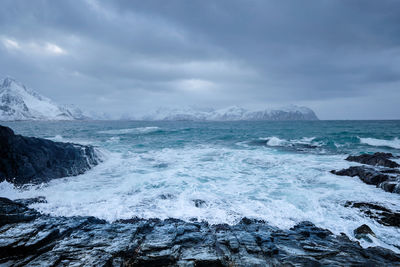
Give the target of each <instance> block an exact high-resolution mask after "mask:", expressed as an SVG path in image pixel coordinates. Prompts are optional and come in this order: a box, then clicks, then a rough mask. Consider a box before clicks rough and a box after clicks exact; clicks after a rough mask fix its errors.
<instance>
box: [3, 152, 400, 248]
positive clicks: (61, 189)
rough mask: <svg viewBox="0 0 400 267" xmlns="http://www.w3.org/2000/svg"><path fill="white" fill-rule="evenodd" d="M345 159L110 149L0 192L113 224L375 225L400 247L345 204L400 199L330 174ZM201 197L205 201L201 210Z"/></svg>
mask: <svg viewBox="0 0 400 267" xmlns="http://www.w3.org/2000/svg"><path fill="white" fill-rule="evenodd" d="M343 157H344V156H343V155H340V156H338V155H314V154H302V155H301V156H298V155H297V154H290V153H276V151H274V150H272V149H269V148H267V147H258V148H257V149H254V148H243V149H234V148H232V149H231V148H226V147H221V146H211V145H209V146H187V147H181V148H165V149H161V150H151V151H147V152H146V153H143V151H141V152H140V153H139V152H135V151H123V152H122V153H109V155H108V157H107V158H108V159H107V160H106V161H105V162H104V163H103V164H101V165H99V166H97V167H95V168H94V169H92V170H90V171H88V172H87V173H85V174H83V175H80V176H76V177H70V178H65V179H56V180H53V181H51V182H50V183H49V184H47V185H45V186H35V187H31V188H30V189H29V190H26V191H20V190H17V189H15V188H14V187H13V186H11V185H10V184H8V183H5V182H3V183H1V184H0V194H1V195H2V196H6V197H9V198H12V199H15V198H24V197H34V196H45V197H46V199H47V201H48V203H37V204H34V205H33V206H32V207H34V208H36V209H38V210H39V211H41V212H43V213H48V214H51V215H56V216H74V215H83V216H87V215H92V216H96V217H99V218H102V219H106V220H108V221H114V220H117V219H128V218H132V217H135V216H138V217H144V218H154V217H157V218H161V219H165V218H169V217H173V218H180V219H183V220H189V219H191V218H193V217H194V218H197V219H199V220H207V221H208V222H210V223H229V224H234V223H237V222H238V221H239V220H240V219H241V218H242V217H244V216H246V217H252V218H258V219H263V220H266V221H267V222H268V223H270V224H271V225H274V226H277V227H280V228H285V229H288V228H290V227H292V226H293V225H294V224H296V223H298V222H300V221H304V220H308V221H312V222H314V223H315V224H316V225H317V226H320V227H324V228H328V229H330V230H331V231H332V232H334V233H335V234H340V233H341V232H344V233H346V234H347V235H348V236H350V237H352V236H353V230H354V229H356V228H357V227H359V226H360V225H362V224H368V225H369V226H370V227H371V229H372V230H373V231H374V232H375V233H376V236H377V237H378V240H377V241H376V242H375V243H374V244H380V243H382V244H383V245H384V246H386V247H389V248H392V249H394V248H393V247H392V246H391V244H396V245H400V240H399V239H398V236H400V230H399V229H397V228H394V227H385V226H382V225H380V224H378V223H376V222H375V221H373V220H372V219H369V218H367V217H365V216H362V214H360V213H358V212H357V210H356V209H352V208H346V207H344V203H345V202H346V201H366V202H370V201H371V200H373V201H375V202H379V203H381V205H384V206H388V207H390V208H391V209H399V204H400V196H399V195H397V194H390V193H387V192H384V191H383V190H381V189H379V188H376V187H374V186H370V185H366V184H364V183H363V182H361V181H360V180H359V179H357V178H350V177H343V176H336V175H333V174H330V173H329V171H330V170H332V169H341V168H346V167H348V166H350V163H349V162H346V161H344V160H343ZM160 166H162V167H160ZM166 196H167V197H166ZM196 199H201V200H204V201H205V204H204V205H203V206H202V207H196V206H195V205H194V200H196ZM382 244H380V245H382ZM363 245H364V246H367V245H368V244H363Z"/></svg>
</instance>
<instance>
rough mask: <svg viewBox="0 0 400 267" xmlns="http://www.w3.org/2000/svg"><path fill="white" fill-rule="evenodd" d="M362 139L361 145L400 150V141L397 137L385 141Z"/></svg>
mask: <svg viewBox="0 0 400 267" xmlns="http://www.w3.org/2000/svg"><path fill="white" fill-rule="evenodd" d="M358 138H359V139H360V143H361V144H367V145H369V146H381V147H382V146H384V147H391V148H395V149H400V139H398V138H397V137H396V138H394V139H392V140H385V139H376V138H369V137H367V138H361V137H358Z"/></svg>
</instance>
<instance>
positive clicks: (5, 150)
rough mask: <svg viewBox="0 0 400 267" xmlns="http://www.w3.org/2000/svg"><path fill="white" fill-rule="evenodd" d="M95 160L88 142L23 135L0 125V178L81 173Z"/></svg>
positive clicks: (22, 180) (44, 178)
mask: <svg viewBox="0 0 400 267" xmlns="http://www.w3.org/2000/svg"><path fill="white" fill-rule="evenodd" d="M98 163H99V158H98V157H97V156H96V153H95V151H94V148H93V147H91V146H83V145H77V144H71V143H60V142H53V141H50V140H46V139H41V138H34V137H25V136H21V135H16V134H14V132H13V131H12V130H11V129H10V128H8V127H4V126H0V181H2V180H7V181H8V182H11V183H14V184H16V185H23V184H26V183H43V182H48V181H50V180H51V179H54V178H60V177H66V176H75V175H79V174H82V173H84V172H85V171H87V170H89V169H90V168H91V167H93V166H94V165H97V164H98Z"/></svg>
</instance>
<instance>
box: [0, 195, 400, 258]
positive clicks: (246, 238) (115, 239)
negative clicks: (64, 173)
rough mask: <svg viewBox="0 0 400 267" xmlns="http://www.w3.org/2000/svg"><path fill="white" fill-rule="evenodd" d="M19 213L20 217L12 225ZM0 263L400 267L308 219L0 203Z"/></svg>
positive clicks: (387, 253) (376, 250)
mask: <svg viewBox="0 0 400 267" xmlns="http://www.w3.org/2000/svg"><path fill="white" fill-rule="evenodd" d="M10 216H14V218H15V219H14V220H9V218H10ZM0 222H2V224H1V225H0V265H7V266H25V265H29V266H70V265H74V266H177V265H178V266H266V265H267V266H268V265H274V266H298V265H310V266H311V265H312V266H321V265H323V266H325V265H329V266H338V265H339V266H348V265H355V266H366V265H367V266H375V265H381V266H398V265H399V264H400V255H398V254H395V253H394V252H392V251H390V250H387V249H384V248H379V247H377V248H376V247H375V248H365V249H364V248H362V247H361V246H360V245H359V244H358V243H357V242H353V241H351V240H350V239H349V238H348V237H347V236H345V235H339V236H335V235H333V234H332V233H331V232H330V231H328V230H326V229H322V228H319V227H316V226H315V225H314V224H312V223H310V222H302V223H300V224H298V225H296V226H294V227H293V228H292V229H290V230H280V229H278V228H276V227H272V226H270V225H268V224H266V223H265V222H263V221H258V220H252V219H248V218H247V219H244V220H242V222H241V223H238V224H236V225H227V224H219V225H209V224H208V223H206V222H184V221H181V220H178V219H166V220H159V219H150V220H145V219H140V218H134V219H131V220H121V221H118V222H114V223H107V222H105V221H103V220H99V219H96V218H94V217H52V216H47V215H42V214H40V213H38V212H36V211H35V210H32V209H29V208H27V207H26V206H25V205H23V204H21V203H17V202H14V201H11V200H9V199H5V198H0Z"/></svg>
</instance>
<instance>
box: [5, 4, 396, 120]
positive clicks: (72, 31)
mask: <svg viewBox="0 0 400 267" xmlns="http://www.w3.org/2000/svg"><path fill="white" fill-rule="evenodd" d="M399 10H400V2H398V1H395V0H383V1H373V0H363V1H362V0H314V1H295V0H291V1H272V0H271V1H258V0H250V1H239V0H229V1H228V0H226V1H195V0H194V1H183V0H171V1H161V0H160V1H128V0H125V1H123V0H119V1H111V0H109V1H96V0H87V1H72V0H69V1H49V0H42V1H27V0H25V1H21V0H5V1H3V2H2V9H1V10H0V58H1V63H0V74H1V76H5V75H11V76H14V77H15V78H17V79H19V80H21V81H22V82H24V83H26V84H27V85H29V86H31V87H32V88H34V89H36V90H37V91H39V92H40V93H42V94H44V95H46V96H49V97H50V98H53V99H54V100H55V101H57V102H61V103H75V104H77V105H78V106H81V107H82V108H85V109H88V110H97V111H105V112H110V113H113V114H120V113H135V114H136V113H143V112H146V110H149V109H153V108H155V107H157V106H169V105H171V106H172V105H196V106H214V107H223V106H227V105H243V106H245V107H255V108H262V107H268V106H279V105H285V104H289V103H294V104H301V105H307V106H309V107H311V108H314V109H315V111H316V112H317V114H319V115H320V117H321V118H325V119H390V118H397V119H399V118H400V109H399V108H398V103H397V102H398V101H395V100H398V99H400V90H399V89H398V86H399V84H400V83H399V77H400V61H399V60H400V11H399Z"/></svg>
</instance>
